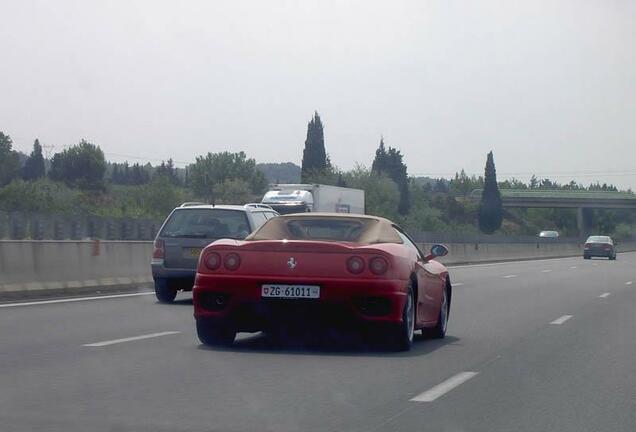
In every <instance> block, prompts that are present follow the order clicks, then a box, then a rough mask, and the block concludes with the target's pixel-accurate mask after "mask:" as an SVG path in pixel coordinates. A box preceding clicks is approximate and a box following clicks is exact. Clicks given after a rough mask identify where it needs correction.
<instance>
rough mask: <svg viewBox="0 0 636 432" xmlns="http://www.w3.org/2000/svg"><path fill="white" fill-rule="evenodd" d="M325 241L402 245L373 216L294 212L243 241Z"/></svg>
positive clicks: (386, 224)
mask: <svg viewBox="0 0 636 432" xmlns="http://www.w3.org/2000/svg"><path fill="white" fill-rule="evenodd" d="M285 239H287V240H326V241H347V242H353V243H402V239H401V238H400V236H399V235H398V233H397V232H396V231H395V229H394V228H393V223H392V222H391V221H390V220H388V219H384V218H381V217H377V216H366V215H351V214H346V213H298V214H290V215H284V216H278V217H275V218H273V219H270V220H268V221H267V222H266V223H265V224H264V225H263V226H261V227H260V228H259V229H258V230H256V231H255V232H253V233H252V234H251V235H249V236H248V237H247V238H246V239H245V240H247V241H250V240H285Z"/></svg>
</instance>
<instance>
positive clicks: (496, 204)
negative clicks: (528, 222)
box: [479, 152, 503, 234]
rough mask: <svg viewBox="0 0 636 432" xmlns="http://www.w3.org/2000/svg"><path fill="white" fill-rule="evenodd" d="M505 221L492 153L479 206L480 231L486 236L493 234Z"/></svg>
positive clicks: (487, 160)
mask: <svg viewBox="0 0 636 432" xmlns="http://www.w3.org/2000/svg"><path fill="white" fill-rule="evenodd" d="M502 220H503V208H502V205H501V194H500V193H499V187H498V186H497V171H496V170H495V161H494V159H493V155H492V152H490V153H488V157H487V159H486V170H485V174H484V190H483V192H482V194H481V202H480V204H479V229H480V230H481V231H482V232H483V233H486V234H492V233H494V232H495V231H497V230H498V229H499V228H501V222H502Z"/></svg>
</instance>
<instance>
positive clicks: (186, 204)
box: [179, 201, 207, 207]
mask: <svg viewBox="0 0 636 432" xmlns="http://www.w3.org/2000/svg"><path fill="white" fill-rule="evenodd" d="M198 205H207V204H206V203H204V202H198V201H188V202H184V203H183V204H181V205H180V206H179V207H192V206H198Z"/></svg>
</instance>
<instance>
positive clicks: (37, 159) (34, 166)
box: [22, 138, 46, 180]
mask: <svg viewBox="0 0 636 432" xmlns="http://www.w3.org/2000/svg"><path fill="white" fill-rule="evenodd" d="M45 175H46V172H45V167H44V156H42V146H41V145H40V140H38V139H37V138H36V140H35V141H34V142H33V151H32V152H31V154H30V155H29V157H28V158H27V160H26V162H25V163H24V167H23V168H22V178H23V179H24V180H36V179H39V178H42V177H44V176H45Z"/></svg>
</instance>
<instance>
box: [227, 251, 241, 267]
mask: <svg viewBox="0 0 636 432" xmlns="http://www.w3.org/2000/svg"><path fill="white" fill-rule="evenodd" d="M223 264H225V268H226V269H228V270H236V269H237V268H239V266H240V265H241V257H239V256H238V255H237V254H235V253H229V254H227V255H225V259H224V260H223Z"/></svg>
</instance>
